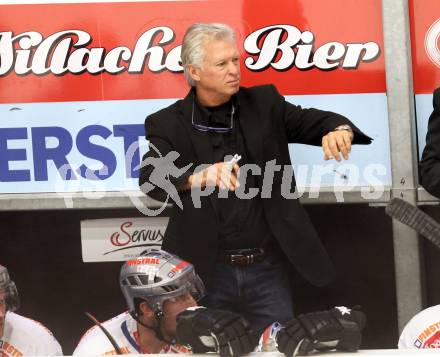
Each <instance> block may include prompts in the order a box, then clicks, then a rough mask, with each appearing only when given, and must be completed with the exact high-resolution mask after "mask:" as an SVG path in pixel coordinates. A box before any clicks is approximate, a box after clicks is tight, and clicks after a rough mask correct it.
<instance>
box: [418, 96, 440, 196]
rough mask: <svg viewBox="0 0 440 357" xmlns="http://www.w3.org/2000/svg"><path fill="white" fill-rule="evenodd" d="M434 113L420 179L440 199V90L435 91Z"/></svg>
mask: <svg viewBox="0 0 440 357" xmlns="http://www.w3.org/2000/svg"><path fill="white" fill-rule="evenodd" d="M432 102H433V103H432V104H433V106H434V111H433V112H432V114H431V116H430V117H429V122H428V133H427V134H426V146H425V149H424V150H423V154H422V159H421V160H420V164H419V178H420V183H421V184H422V186H423V187H424V188H425V189H426V191H428V192H429V193H430V194H432V195H434V196H436V197H439V198H440V88H437V89H436V90H435V91H434V96H433V101H432Z"/></svg>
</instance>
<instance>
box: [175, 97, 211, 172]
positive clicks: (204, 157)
mask: <svg viewBox="0 0 440 357" xmlns="http://www.w3.org/2000/svg"><path fill="white" fill-rule="evenodd" d="M182 107H183V109H182V110H183V121H184V123H185V125H184V126H185V128H186V131H187V133H188V135H189V137H190V138H191V142H192V144H193V146H194V152H195V153H196V156H197V159H198V160H199V163H201V164H213V163H214V152H213V151H212V145H211V142H210V140H209V134H208V133H207V132H203V131H200V130H197V129H194V128H193V126H192V116H193V110H197V109H196V108H194V101H193V93H192V91H191V90H190V91H189V93H188V94H187V96H186V97H185V98H184V99H183V103H182ZM194 164H195V165H196V166H197V163H194Z"/></svg>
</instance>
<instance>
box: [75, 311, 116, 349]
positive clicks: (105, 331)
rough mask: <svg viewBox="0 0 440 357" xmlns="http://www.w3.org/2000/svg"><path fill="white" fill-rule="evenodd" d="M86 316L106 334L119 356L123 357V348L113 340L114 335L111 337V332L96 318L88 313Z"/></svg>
mask: <svg viewBox="0 0 440 357" xmlns="http://www.w3.org/2000/svg"><path fill="white" fill-rule="evenodd" d="M84 313H85V314H86V316H87V317H88V318H89V319H90V320H92V321H93V323H94V324H95V325H96V326H98V327H99V328H100V329H101V330H102V332H104V334H105V335H106V336H107V338H108V340H109V341H110V343H111V344H112V345H113V347H114V348H115V351H116V354H118V355H123V353H122V350H121V348H120V347H119V346H118V344H117V343H116V341H115V339H114V338H113V336H112V335H110V332H108V331H107V329H106V328H105V327H104V326H102V325H101V323H100V322H99V321H98V320H97V319H96V317H94V316H93V315H92V314H89V313H88V312H84Z"/></svg>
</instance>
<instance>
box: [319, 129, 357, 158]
mask: <svg viewBox="0 0 440 357" xmlns="http://www.w3.org/2000/svg"><path fill="white" fill-rule="evenodd" d="M352 141H353V132H352V131H351V130H335V131H331V132H329V133H328V134H327V135H324V136H323V137H322V150H323V151H324V160H331V159H333V158H334V159H336V161H341V156H340V154H342V157H343V158H344V159H345V160H348V155H349V154H350V152H351V142H352Z"/></svg>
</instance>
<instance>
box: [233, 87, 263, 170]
mask: <svg viewBox="0 0 440 357" xmlns="http://www.w3.org/2000/svg"><path fill="white" fill-rule="evenodd" d="M237 98H238V103H239V104H240V113H239V117H240V119H239V121H240V124H241V127H242V130H243V135H244V137H245V139H246V144H247V149H248V150H249V153H250V155H251V157H252V159H253V161H254V162H253V163H254V164H258V165H260V166H261V164H262V161H263V136H262V135H261V129H262V125H263V123H262V122H261V119H260V115H259V113H258V112H257V110H256V109H257V108H256V105H255V103H252V102H250V101H249V100H248V98H247V97H246V96H245V95H243V91H242V90H240V91H239V92H238V93H237ZM262 169H264V167H262Z"/></svg>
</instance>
